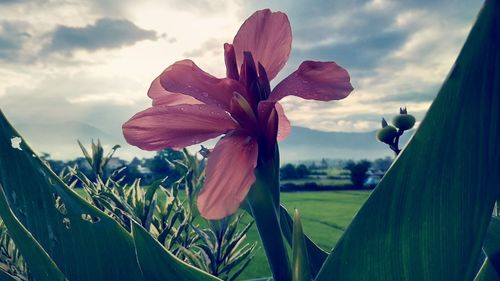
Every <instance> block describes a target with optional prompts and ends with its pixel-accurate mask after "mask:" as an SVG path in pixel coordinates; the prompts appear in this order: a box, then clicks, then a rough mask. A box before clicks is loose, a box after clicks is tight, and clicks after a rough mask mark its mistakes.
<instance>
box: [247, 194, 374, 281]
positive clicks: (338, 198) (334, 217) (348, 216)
mask: <svg viewBox="0 0 500 281" xmlns="http://www.w3.org/2000/svg"><path fill="white" fill-rule="evenodd" d="M369 194H370V193H369V191H323V192H294V193H282V194H281V198H282V203H283V204H284V205H285V206H286V208H287V209H288V210H289V211H291V210H293V209H294V208H297V209H298V210H299V212H300V216H301V221H302V224H303V227H304V231H305V233H306V234H307V235H309V236H310V237H311V238H312V239H313V240H314V241H315V242H316V243H317V244H318V245H319V246H321V247H322V248H323V249H324V250H326V251H330V250H331V248H332V247H333V246H334V245H335V242H336V241H337V240H338V239H339V238H340V236H341V235H342V233H343V232H344V230H345V228H346V227H347V226H348V225H349V223H350V221H351V220H352V218H353V216H354V215H355V214H356V212H357V211H358V209H359V208H360V207H361V205H362V204H363V203H364V202H365V200H366V199H367V198H368V195H369ZM256 240H257V241H258V240H259V236H258V233H257V229H256V228H255V226H254V227H253V228H252V229H251V230H250V231H249V233H248V236H247V241H256ZM259 245H260V241H259ZM270 275H271V273H270V271H269V267H268V265H267V261H266V257H265V254H264V250H263V249H262V248H260V249H258V252H257V253H256V255H255V258H254V260H253V261H252V262H251V263H250V265H249V267H248V268H247V269H246V270H245V272H243V273H242V275H241V276H240V278H239V280H246V279H252V278H257V277H263V276H270Z"/></svg>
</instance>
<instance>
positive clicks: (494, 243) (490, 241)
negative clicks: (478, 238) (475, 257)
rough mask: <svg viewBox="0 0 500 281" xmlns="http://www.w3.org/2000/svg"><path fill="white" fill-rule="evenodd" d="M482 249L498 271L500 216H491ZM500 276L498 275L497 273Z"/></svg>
mask: <svg viewBox="0 0 500 281" xmlns="http://www.w3.org/2000/svg"><path fill="white" fill-rule="evenodd" d="M483 250H484V252H485V254H486V256H487V257H488V262H489V263H490V264H491V265H492V266H493V268H494V269H495V270H496V272H497V274H498V273H500V218H499V217H492V218H491V222H490V226H489V227H488V231H487V232H486V237H485V239H484V244H483ZM499 276H500V275H499Z"/></svg>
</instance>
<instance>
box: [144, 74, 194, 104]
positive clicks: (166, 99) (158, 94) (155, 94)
mask: <svg viewBox="0 0 500 281" xmlns="http://www.w3.org/2000/svg"><path fill="white" fill-rule="evenodd" d="M148 96H149V97H150V98H151V99H152V100H153V106H155V105H178V104H201V103H202V102H201V101H199V100H197V99H195V98H193V97H191V96H186V95H183V94H178V93H172V92H169V91H167V90H165V89H164V88H163V87H162V86H161V84H160V77H157V78H156V79H155V80H153V82H151V86H150V87H149V90H148Z"/></svg>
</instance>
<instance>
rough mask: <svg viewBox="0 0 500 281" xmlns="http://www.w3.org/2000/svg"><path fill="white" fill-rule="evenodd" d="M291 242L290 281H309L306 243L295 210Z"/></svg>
mask: <svg viewBox="0 0 500 281" xmlns="http://www.w3.org/2000/svg"><path fill="white" fill-rule="evenodd" d="M292 241H293V242H292V245H293V246H292V250H293V255H292V280H293V281H311V272H310V270H309V257H308V256H307V247H306V241H305V239H304V232H303V231H302V224H301V223H300V217H299V211H298V210H297V209H295V213H294V216H293V239H292Z"/></svg>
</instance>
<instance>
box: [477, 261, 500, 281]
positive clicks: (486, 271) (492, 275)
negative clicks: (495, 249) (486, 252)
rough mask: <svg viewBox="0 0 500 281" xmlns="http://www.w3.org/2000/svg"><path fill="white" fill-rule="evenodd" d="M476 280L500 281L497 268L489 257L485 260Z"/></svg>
mask: <svg viewBox="0 0 500 281" xmlns="http://www.w3.org/2000/svg"><path fill="white" fill-rule="evenodd" d="M474 281H500V278H499V277H498V274H497V272H496V270H495V268H494V267H493V265H492V264H491V263H490V261H489V259H488V258H486V259H485V260H484V263H483V266H481V269H480V270H479V272H478V274H477V276H476V278H475V279H474Z"/></svg>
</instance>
